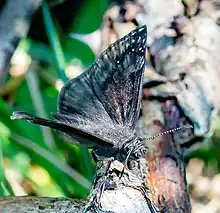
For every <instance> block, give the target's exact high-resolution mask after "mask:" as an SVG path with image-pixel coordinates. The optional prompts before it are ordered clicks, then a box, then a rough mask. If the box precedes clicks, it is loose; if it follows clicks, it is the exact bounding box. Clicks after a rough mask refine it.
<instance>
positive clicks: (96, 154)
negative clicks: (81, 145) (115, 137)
mask: <svg viewBox="0 0 220 213" xmlns="http://www.w3.org/2000/svg"><path fill="white" fill-rule="evenodd" d="M146 153H147V148H146V145H145V144H144V141H143V139H142V138H140V137H137V136H136V135H134V137H132V138H130V139H124V140H120V141H118V142H117V143H115V145H114V147H113V148H110V149H108V148H107V149H106V148H98V149H93V158H94V160H95V161H100V160H103V159H104V158H106V157H107V158H108V157H114V158H115V159H118V160H120V161H125V160H126V159H128V158H129V159H134V160H137V159H140V158H144V157H145V156H146Z"/></svg>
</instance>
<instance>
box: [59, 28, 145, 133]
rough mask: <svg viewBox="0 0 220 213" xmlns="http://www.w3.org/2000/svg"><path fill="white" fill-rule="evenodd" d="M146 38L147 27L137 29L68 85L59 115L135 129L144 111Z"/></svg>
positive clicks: (120, 40)
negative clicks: (142, 106) (143, 82)
mask: <svg viewBox="0 0 220 213" xmlns="http://www.w3.org/2000/svg"><path fill="white" fill-rule="evenodd" d="M146 38H147V29H146V26H142V27H138V28H136V29H135V30H133V31H132V32H130V33H129V34H127V35H126V36H125V37H123V38H122V39H119V40H118V41H116V42H115V43H114V44H112V45H110V46H109V47H108V49H106V50H105V51H104V52H103V53H102V54H101V55H100V56H99V58H98V59H97V60H96V62H95V63H94V64H93V65H92V66H91V67H90V68H89V69H88V70H87V71H86V72H84V73H83V74H82V75H80V76H79V77H77V78H75V79H72V80H70V81H69V82H67V83H66V84H65V85H64V87H63V88H62V90H61V93H60V95H59V102H58V111H59V113H60V114H65V115H68V116H70V117H75V116H76V115H77V116H78V117H80V119H79V120H85V121H86V120H90V121H93V122H94V126H95V125H96V124H97V125H98V126H100V128H102V127H103V128H106V123H108V124H111V125H112V126H117V125H119V126H121V127H126V128H129V129H131V130H133V129H134V127H135V125H136V121H137V120H138V116H139V110H140V101H141V94H142V81H143V71H144V67H145V52H146ZM82 118H83V119H82ZM73 123H74V122H72V124H73ZM100 124H102V125H100ZM73 125H74V124H73ZM91 131H92V128H91ZM102 131H112V130H111V129H106V130H104V129H103V130H102Z"/></svg>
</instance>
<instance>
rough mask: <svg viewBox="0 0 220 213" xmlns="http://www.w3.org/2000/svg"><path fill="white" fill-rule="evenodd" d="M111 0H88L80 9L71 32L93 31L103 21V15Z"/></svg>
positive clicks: (70, 29)
mask: <svg viewBox="0 0 220 213" xmlns="http://www.w3.org/2000/svg"><path fill="white" fill-rule="evenodd" d="M108 5H109V0H88V1H86V2H85V3H84V5H83V6H82V7H81V8H80V9H79V11H78V13H77V15H76V18H75V20H74V22H73V23H72V25H71V27H70V28H69V32H75V33H82V34H84V33H91V32H94V31H95V30H96V29H98V28H99V27H100V25H101V23H102V20H103V15H104V12H105V11H106V9H107V8H108Z"/></svg>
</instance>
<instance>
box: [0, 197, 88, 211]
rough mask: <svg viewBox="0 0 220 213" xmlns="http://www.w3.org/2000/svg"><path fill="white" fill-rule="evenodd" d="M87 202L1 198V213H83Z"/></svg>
mask: <svg viewBox="0 0 220 213" xmlns="http://www.w3.org/2000/svg"><path fill="white" fill-rule="evenodd" d="M85 204H86V200H83V199H82V200H80V199H77V200H75V199H68V198H49V197H44V198H38V197H0V209H1V213H15V212H17V213H29V212H44V213H51V212H57V213H58V212H66V213H73V212H82V208H83V206H84V205H85Z"/></svg>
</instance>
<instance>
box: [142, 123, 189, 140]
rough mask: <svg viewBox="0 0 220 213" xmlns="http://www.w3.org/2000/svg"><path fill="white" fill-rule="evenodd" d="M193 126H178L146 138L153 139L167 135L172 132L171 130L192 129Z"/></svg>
mask: <svg viewBox="0 0 220 213" xmlns="http://www.w3.org/2000/svg"><path fill="white" fill-rule="evenodd" d="M192 128H193V126H191V125H184V126H181V127H177V128H175V129H170V130H167V131H165V132H162V133H159V134H158V135H155V136H152V137H149V138H147V139H146V140H153V139H155V138H157V137H159V136H162V135H166V134H168V133H171V132H176V131H179V130H181V129H192Z"/></svg>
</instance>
